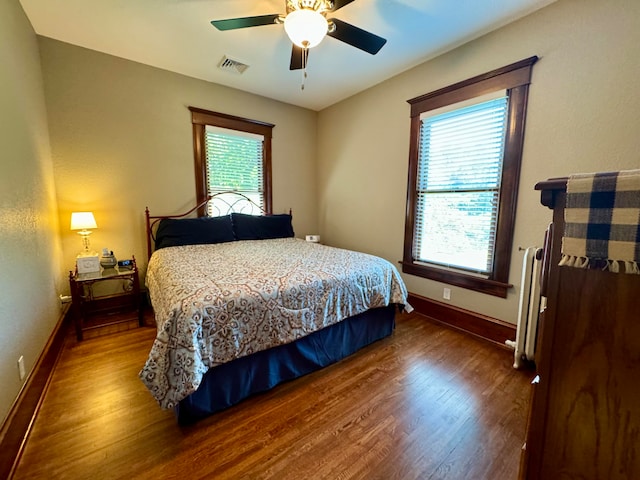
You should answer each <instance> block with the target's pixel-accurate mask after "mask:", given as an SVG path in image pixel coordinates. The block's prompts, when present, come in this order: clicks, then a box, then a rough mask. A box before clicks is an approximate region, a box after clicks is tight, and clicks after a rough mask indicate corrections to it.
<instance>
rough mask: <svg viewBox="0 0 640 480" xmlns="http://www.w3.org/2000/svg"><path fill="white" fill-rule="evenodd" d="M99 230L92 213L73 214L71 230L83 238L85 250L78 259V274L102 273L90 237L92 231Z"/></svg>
mask: <svg viewBox="0 0 640 480" xmlns="http://www.w3.org/2000/svg"><path fill="white" fill-rule="evenodd" d="M94 228H98V225H96V219H95V218H94V216H93V213H92V212H73V213H71V230H77V231H78V235H80V236H81V237H82V246H83V250H82V252H80V253H79V254H78V256H77V257H76V267H77V269H78V273H98V272H100V260H99V258H98V254H97V253H96V252H92V251H91V249H90V247H89V235H91V230H92V229H94Z"/></svg>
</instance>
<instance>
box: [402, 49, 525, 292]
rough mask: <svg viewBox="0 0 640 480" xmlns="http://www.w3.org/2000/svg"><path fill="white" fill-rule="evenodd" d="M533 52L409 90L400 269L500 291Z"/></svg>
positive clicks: (506, 262) (508, 247)
mask: <svg viewBox="0 0 640 480" xmlns="http://www.w3.org/2000/svg"><path fill="white" fill-rule="evenodd" d="M536 61H537V57H531V58H529V59H526V60H522V61H521V62H517V63H514V64H512V65H508V66H506V67H503V68H501V69H498V70H494V71H492V72H488V73H486V74H483V75H480V76H478V77H474V78H472V79H469V80H466V81H463V82H460V83H458V84H455V85H452V86H450V87H446V88H443V89H441V90H438V91H435V92H432V93H429V94H426V95H423V96H421V97H418V98H415V99H412V100H409V103H410V104H411V144H410V149H409V182H408V197H407V218H406V223H405V242H404V255H403V262H402V264H403V271H404V272H405V273H410V274H413V275H418V276H422V277H425V278H429V279H432V280H437V281H441V282H444V283H449V284H452V285H457V286H460V287H464V288H469V289H472V290H476V291H479V292H483V293H487V294H490V295H496V296H500V297H506V296H507V290H508V289H509V288H510V287H511V285H510V284H509V283H508V276H509V264H510V261H511V244H512V240H513V228H514V223H515V211H516V208H515V207H516V198H517V189H518V181H519V175H520V163H521V158H522V141H523V137H524V119H525V112H526V101H527V94H528V86H529V83H530V79H531V69H532V66H533V64H534V63H535V62H536Z"/></svg>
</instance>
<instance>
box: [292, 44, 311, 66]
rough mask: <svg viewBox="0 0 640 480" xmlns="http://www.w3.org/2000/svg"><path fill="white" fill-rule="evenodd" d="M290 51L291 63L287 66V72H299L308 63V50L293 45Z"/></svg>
mask: <svg viewBox="0 0 640 480" xmlns="http://www.w3.org/2000/svg"><path fill="white" fill-rule="evenodd" d="M292 47H293V48H292V49H291V63H290V64H289V70H301V69H303V68H304V67H305V66H306V65H307V62H308V61H309V49H308V48H300V47H299V46H297V45H296V44H295V43H294V44H293V45H292Z"/></svg>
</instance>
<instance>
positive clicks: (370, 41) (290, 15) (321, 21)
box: [211, 0, 387, 70]
mask: <svg viewBox="0 0 640 480" xmlns="http://www.w3.org/2000/svg"><path fill="white" fill-rule="evenodd" d="M353 1H354V0H285V6H286V11H287V13H286V14H285V15H281V14H277V13H274V14H270V15H258V16H254V17H241V18H229V19H225V20H212V21H211V24H212V25H213V26H214V27H216V28H217V29H218V30H235V29H237V28H247V27H259V26H262V25H273V24H284V29H285V31H286V32H287V35H288V36H289V38H290V39H291V41H292V42H293V49H292V50H291V62H290V64H289V70H299V69H304V68H306V66H307V60H308V58H309V49H310V48H312V47H315V46H316V45H318V44H319V43H320V42H321V41H322V39H323V38H324V37H325V36H326V35H328V36H330V37H333V38H335V39H337V40H340V41H342V42H344V43H348V44H349V45H351V46H353V47H356V48H358V49H360V50H363V51H365V52H367V53H370V54H371V55H375V54H376V53H378V52H379V51H380V49H381V48H382V47H383V45H384V44H385V43H387V40H386V39H384V38H382V37H379V36H377V35H374V34H373V33H371V32H367V31H366V30H362V29H361V28H358V27H356V26H354V25H351V24H349V23H347V22H343V21H342V20H338V19H337V18H327V15H328V14H330V13H333V12H335V11H336V10H338V9H340V8H342V7H344V6H345V5H348V4H350V3H351V2H353Z"/></svg>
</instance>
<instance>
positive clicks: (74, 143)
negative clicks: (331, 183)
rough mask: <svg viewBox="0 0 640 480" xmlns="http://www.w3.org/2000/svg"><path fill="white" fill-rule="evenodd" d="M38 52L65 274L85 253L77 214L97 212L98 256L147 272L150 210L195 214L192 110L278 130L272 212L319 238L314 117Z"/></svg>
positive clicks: (116, 65)
mask: <svg viewBox="0 0 640 480" xmlns="http://www.w3.org/2000/svg"><path fill="white" fill-rule="evenodd" d="M40 48H41V52H42V68H43V74H44V79H45V93H46V98H47V109H48V115H49V125H50V131H51V148H52V155H53V162H54V171H55V181H56V188H57V193H58V207H59V211H60V225H61V238H62V244H63V249H64V265H65V267H66V268H71V267H72V266H73V264H74V257H75V255H76V254H77V252H78V251H79V250H80V248H81V242H80V239H79V238H78V236H77V235H76V234H74V233H72V232H71V231H70V230H69V228H68V225H69V220H70V215H71V212H72V211H75V210H85V209H86V210H90V211H93V212H94V215H95V218H96V222H97V224H98V229H97V230H95V232H94V233H93V234H92V235H91V245H92V247H93V248H94V249H95V250H96V251H100V250H101V249H102V248H103V247H108V248H109V249H111V250H113V251H114V253H115V255H116V257H118V258H129V257H130V255H131V254H135V256H136V258H137V259H139V260H141V264H142V265H141V266H142V267H143V269H144V266H145V264H146V246H145V243H144V241H145V240H144V238H145V236H144V222H143V218H144V217H143V214H144V209H145V206H148V207H149V209H150V211H151V212H152V214H158V215H164V214H171V213H181V212H182V211H184V210H186V209H187V208H190V207H191V206H193V204H194V202H195V180H194V167H193V163H194V162H193V144H192V129H191V114H190V112H189V110H188V109H187V107H188V106H196V107H200V108H204V109H208V110H214V111H217V112H223V113H227V114H231V115H237V116H240V117H246V118H252V119H255V120H261V121H265V122H269V123H273V124H275V128H274V130H273V205H274V211H275V212H285V211H288V210H289V208H291V209H293V217H294V229H295V231H296V234H297V235H298V236H304V235H305V234H306V233H312V232H315V231H316V230H317V212H316V203H315V198H316V186H315V174H316V172H315V166H316V150H317V147H316V119H317V114H316V113H315V112H312V111H310V110H306V109H302V108H298V107H294V106H291V105H287V104H283V103H281V102H277V101H274V100H270V99H267V98H264V97H259V96H256V95H252V94H248V93H244V92H241V91H239V90H234V89H231V88H227V87H223V86H219V85H215V84H212V83H208V82H205V81H201V80H196V79H193V78H189V77H185V76H182V75H178V74H175V73H171V72H168V71H165V70H160V69H157V68H153V67H149V66H146V65H142V64H139V63H134V62H131V61H128V60H123V59H121V58H117V57H113V56H109V55H105V54H101V53H98V52H95V51H91V50H87V49H84V48H80V47H76V46H72V45H69V44H65V43H61V42H58V41H55V40H51V39H47V38H40Z"/></svg>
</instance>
